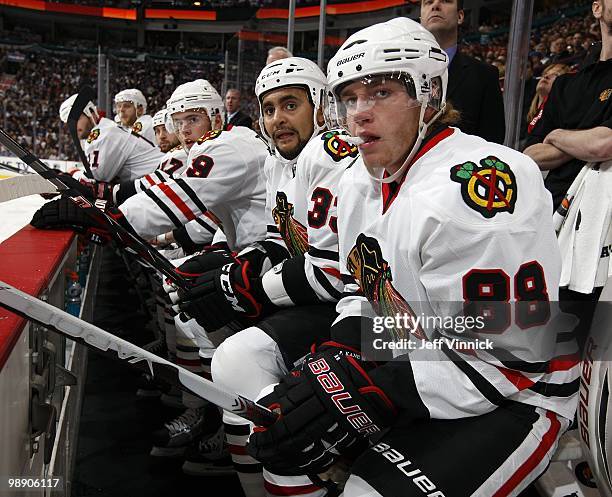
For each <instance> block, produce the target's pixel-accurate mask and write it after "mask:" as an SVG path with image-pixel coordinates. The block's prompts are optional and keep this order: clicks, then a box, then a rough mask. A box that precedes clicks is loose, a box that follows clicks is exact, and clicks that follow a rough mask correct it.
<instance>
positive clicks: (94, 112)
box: [59, 93, 98, 124]
mask: <svg viewBox="0 0 612 497" xmlns="http://www.w3.org/2000/svg"><path fill="white" fill-rule="evenodd" d="M76 98H77V93H75V94H74V95H71V96H70V97H68V98H67V99H66V100H64V101H63V102H62V105H60V108H59V115H60V120H61V121H62V122H63V123H67V122H68V116H69V115H70V111H71V110H72V106H73V105H74V101H75V100H76ZM83 114H85V115H86V116H87V117H89V118H90V119H91V120H92V122H94V116H96V117H98V109H96V105H95V104H94V103H93V102H91V101H89V102H87V105H86V106H85V108H84V109H83ZM94 124H95V123H94Z"/></svg>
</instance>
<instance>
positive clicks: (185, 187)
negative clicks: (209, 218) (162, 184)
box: [174, 178, 208, 214]
mask: <svg viewBox="0 0 612 497" xmlns="http://www.w3.org/2000/svg"><path fill="white" fill-rule="evenodd" d="M174 181H175V182H176V184H177V185H178V186H180V187H181V188H182V190H183V191H184V192H185V193H186V194H187V196H188V197H189V198H190V199H191V201H192V202H193V203H194V204H195V206H196V207H197V208H198V209H200V212H201V213H202V214H204V213H205V212H206V211H207V210H208V209H207V208H206V206H205V205H204V204H203V203H202V201H201V200H200V198H199V197H198V196H197V195H196V193H195V192H194V191H193V189H192V188H191V187H190V186H189V185H188V184H187V182H186V181H185V180H184V179H181V178H176V179H175V180H174ZM199 181H203V180H199Z"/></svg>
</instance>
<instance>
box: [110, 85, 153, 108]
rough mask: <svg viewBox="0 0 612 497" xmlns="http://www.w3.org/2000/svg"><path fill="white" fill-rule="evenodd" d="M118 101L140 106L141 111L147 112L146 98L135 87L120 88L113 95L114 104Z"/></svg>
mask: <svg viewBox="0 0 612 497" xmlns="http://www.w3.org/2000/svg"><path fill="white" fill-rule="evenodd" d="M119 102H131V103H133V104H134V107H138V106H139V105H141V106H142V112H143V113H145V112H147V99H146V98H145V96H144V95H143V94H142V92H141V91H140V90H139V89H137V88H128V89H127V90H121V91H120V92H119V93H117V94H116V95H115V104H118V103H119Z"/></svg>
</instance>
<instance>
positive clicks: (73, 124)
mask: <svg viewBox="0 0 612 497" xmlns="http://www.w3.org/2000/svg"><path fill="white" fill-rule="evenodd" d="M95 98H96V94H95V92H94V91H93V88H92V87H91V86H83V87H82V88H81V89H80V90H79V94H78V95H77V98H76V100H75V101H74V103H73V104H72V107H71V108H70V113H69V114H68V120H67V124H68V131H69V132H70V138H72V142H73V143H74V146H75V147H76V149H77V153H78V154H79V158H80V159H81V162H82V163H83V167H85V171H86V172H87V177H88V178H90V179H94V177H93V174H92V172H91V167H90V165H89V161H88V160H87V157H85V152H83V147H81V140H80V138H79V133H78V132H77V122H78V121H79V119H80V118H81V114H83V111H84V110H85V107H87V104H88V103H89V102H93V101H94V100H95Z"/></svg>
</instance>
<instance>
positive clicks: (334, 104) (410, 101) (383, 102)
mask: <svg viewBox="0 0 612 497" xmlns="http://www.w3.org/2000/svg"><path fill="white" fill-rule="evenodd" d="M326 100H327V101H326V103H325V109H326V121H327V123H328V126H329V125H336V126H339V127H342V128H344V129H346V130H347V131H348V132H349V133H350V134H353V133H355V131H356V128H357V126H358V125H359V123H361V122H364V121H367V120H370V119H372V118H373V117H374V113H375V112H378V111H382V112H384V111H385V110H394V111H395V112H397V111H398V110H402V109H403V110H408V109H412V108H414V107H419V106H420V105H421V104H420V103H419V101H418V100H417V98H416V90H415V87H414V83H413V80H412V77H411V76H410V75H408V74H406V73H392V74H376V75H366V76H364V77H362V78H360V79H355V80H353V81H349V82H348V83H345V84H344V85H342V86H340V87H338V88H337V89H336V91H335V92H333V93H332V92H328V93H327V95H326Z"/></svg>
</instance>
